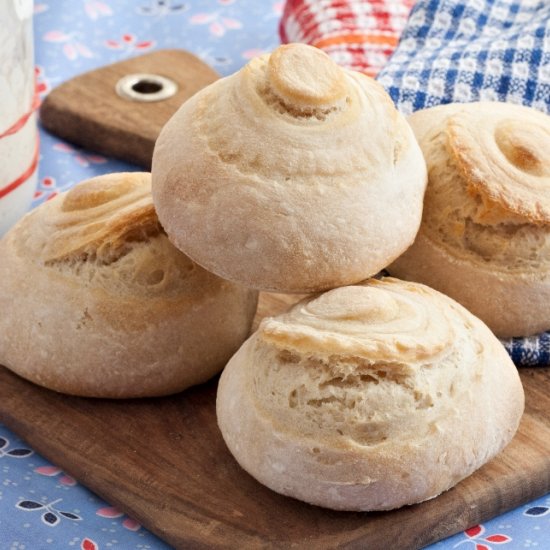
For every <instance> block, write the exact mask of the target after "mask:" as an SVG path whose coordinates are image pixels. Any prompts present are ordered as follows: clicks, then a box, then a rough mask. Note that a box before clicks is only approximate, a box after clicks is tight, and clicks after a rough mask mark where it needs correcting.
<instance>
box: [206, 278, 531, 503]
mask: <svg viewBox="0 0 550 550" xmlns="http://www.w3.org/2000/svg"><path fill="white" fill-rule="evenodd" d="M523 405H524V398H523V389H522V386H521V382H520V379H519V376H518V373H517V370H516V368H515V367H514V365H513V363H512V361H511V360H510V358H509V356H508V355H507V353H506V351H505V350H504V348H503V346H502V345H501V344H500V342H499V341H498V340H497V338H496V337H495V336H494V335H493V334H492V333H491V331H490V330H489V329H488V328H487V327H486V326H485V325H484V324H483V323H482V322H481V321H480V320H479V319H477V318H476V317H474V316H473V315H472V314H470V313H469V312H468V311H466V310H465V309H464V308H463V307H462V306H460V305H459V304H457V303H456V302H454V301H453V300H451V299H450V298H448V297H446V296H444V295H443V294H440V293H438V292H436V291H435V290H432V289H430V288H429V287H426V286H423V285H420V284H417V283H408V282H403V281H399V280H397V279H392V278H386V279H383V280H381V281H378V280H370V281H368V282H366V283H363V284H361V285H355V286H348V287H343V288H337V289H334V290H331V291H329V292H326V293H325V294H321V295H319V296H316V297H313V298H307V299H305V300H303V301H302V302H300V303H298V304H297V305H296V306H294V307H293V308H292V309H291V310H290V311H289V312H288V313H285V314H283V315H279V316H278V317H274V318H267V319H264V321H262V323H261V325H260V327H259V329H258V331H257V332H256V333H255V334H254V335H253V336H252V337H251V338H250V339H248V340H247V341H246V342H245V344H244V345H243V346H242V347H241V349H240V350H239V351H238V352H237V353H236V354H235V355H234V357H233V358H232V359H231V361H230V362H229V364H228V365H227V367H226V368H225V370H224V372H223V373H222V376H221V379H220V384H219V388H218V398H217V414H218V423H219V426H220V429H221V432H222V434H223V437H224V439H225V441H226V443H227V446H228V447H229V449H230V451H231V452H232V454H233V455H234V456H235V458H236V459H237V461H238V462H239V463H240V464H241V466H242V467H243V468H244V469H245V470H246V471H248V472H249V473H250V474H251V475H252V476H254V477H255V478H256V479H258V480H259V481H260V482H261V483H263V484H265V485H267V486H268V487H270V488H271V489H273V490H275V491H277V492H279V493H282V494H285V495H289V496H292V497H295V498H298V499H300V500H304V501H306V502H309V503H312V504H317V505H319V506H325V507H328V508H333V509H337V510H364V511H366V510H388V509H392V508H396V507H399V506H403V505H405V504H413V503H417V502H421V501H424V500H426V499H430V498H433V497H435V496H437V495H438V494H440V493H441V492H442V491H445V490H447V489H449V488H450V487H452V486H453V485H455V484H456V483H458V482H459V481H460V480H462V479H463V478H465V477H466V476H468V475H470V474H471V473H472V472H473V471H474V470H476V469H477V468H479V467H480V466H482V465H483V464H484V463H486V462H487V461H488V460H490V459H491V458H492V457H493V456H495V455H496V454H497V453H498V452H499V451H500V450H501V449H502V448H503V447H504V446H505V445H506V444H507V443H508V442H509V441H510V439H511V438H512V436H513V435H514V433H515V431H516V429H517V427H518V424H519V420H520V417H521V415H522V412H523Z"/></svg>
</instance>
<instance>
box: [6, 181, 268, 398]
mask: <svg viewBox="0 0 550 550" xmlns="http://www.w3.org/2000/svg"><path fill="white" fill-rule="evenodd" d="M0 258H1V260H0V364H2V365H5V366H6V367H8V368H9V369H11V370H12V371H14V372H15V373H17V374H19V375H20V376H23V377H24V378H27V379H28V380H31V381H32V382H35V383H37V384H40V385H42V386H45V387H47V388H50V389H53V390H56V391H59V392H64V393H69V394H74V395H82V396H91V397H115V398H122V397H144V396H154V395H164V394H170V393H174V392H178V391H180V390H183V389H185V388H187V387H188V386H191V385H193V384H198V383H201V382H204V381H205V380H207V379H208V378H210V377H212V376H213V375H214V374H216V373H217V372H219V371H220V370H221V369H222V368H223V366H224V365H225V363H226V362H227V360H228V359H229V358H230V357H231V355H232V354H233V353H234V352H235V350H236V349H237V348H238V347H239V346H240V344H241V343H242V342H243V340H244V339H245V338H246V337H247V336H248V334H249V330H250V326H251V322H252V318H253V316H254V313H255V309H256V303H257V293H256V292H255V291H251V290H247V289H245V288H243V287H240V286H238V285H235V284H233V283H230V282H227V281H224V280H222V279H220V278H218V277H216V276H215V275H213V274H211V273H208V272H207V271H205V270H204V269H202V268H201V267H199V266H198V265H196V264H194V263H193V262H192V261H191V260H190V259H189V258H187V257H186V256H185V255H184V254H182V253H181V252H180V251H179V250H177V249H176V248H175V247H174V246H173V245H172V244H171V243H170V242H169V241H168V238H167V237H166V235H165V234H164V232H163V230H162V228H161V226H160V224H159V222H158V219H157V217H156V214H155V211H154V208H153V203H152V197H151V181H150V174H145V173H128V174H109V175H106V176H101V177H97V178H93V179H91V180H88V181H86V182H83V183H81V184H79V185H77V186H76V187H74V188H73V189H71V190H70V191H68V192H67V193H63V194H61V195H59V196H58V197H56V198H55V199H53V200H51V201H48V202H46V203H44V204H43V205H41V206H40V207H38V208H37V209H36V210H34V211H32V212H31V213H29V214H28V215H27V216H25V217H24V218H23V219H22V220H20V221H19V223H18V224H17V225H15V226H14V227H13V228H12V230H11V231H10V232H9V233H7V234H6V235H5V236H4V238H3V239H2V240H1V241H0Z"/></svg>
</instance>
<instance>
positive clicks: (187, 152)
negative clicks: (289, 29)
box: [153, 44, 426, 292]
mask: <svg viewBox="0 0 550 550" xmlns="http://www.w3.org/2000/svg"><path fill="white" fill-rule="evenodd" d="M425 183H426V173H425V166H424V161H423V158H422V156H421V154H420V151H419V149H418V146H417V144H416V142H415V140H414V138H413V136H412V133H411V130H410V128H409V127H408V126H407V124H406V122H405V120H404V118H403V117H402V116H401V115H400V114H399V113H398V112H397V111H396V109H395V107H394V106H393V104H392V103H391V100H390V99H389V96H388V95H387V94H386V93H385V91H384V90H383V88H382V87H381V86H380V85H379V84H377V83H376V82H375V81H374V80H372V79H369V78H367V77H365V76H363V75H360V74H359V73H353V72H350V71H345V70H344V69H341V68H339V67H337V66H336V65H335V64H334V63H333V62H332V61H331V60H330V59H329V58H328V57H327V56H326V55H325V54H323V53H322V52H320V51H318V50H316V49H315V48H312V47H309V46H305V45H298V44H294V45H287V46H283V47H281V48H279V49H277V50H275V52H274V53H273V54H272V55H271V56H267V55H266V56H262V57H259V58H256V59H253V60H252V61H251V62H250V63H249V64H248V65H247V66H246V67H244V68H243V69H242V70H241V71H239V72H238V73H236V74H234V75H232V76H230V77H228V78H225V79H221V80H219V81H217V82H216V83H214V84H213V85H211V86H208V87H207V88H205V89H204V90H202V91H201V92H199V93H198V94H196V95H195V96H194V97H193V98H191V100H189V101H188V102H186V103H185V104H184V105H183V106H182V107H181V108H180V110H179V111H178V112H177V113H176V114H175V115H174V116H173V117H172V119H171V120H170V121H169V122H168V124H167V125H166V126H165V127H164V129H163V131H162V133H161V135H160V136H159V139H158V141H157V144H156V147H155V153H154V157H153V199H154V202H155V207H156V209H157V212H158V214H159V218H160V220H161V222H162V225H163V227H164V228H165V230H166V232H167V234H168V236H169V237H170V239H171V240H172V242H174V244H175V245H176V246H177V247H178V248H180V250H183V251H184V252H185V253H186V254H188V255H189V257H191V258H192V259H193V260H194V261H196V262H197V263H199V264H200V265H202V266H203V267H205V268H206V269H208V270H210V271H212V272H213V273H216V274H218V275H220V276H222V277H224V278H226V279H228V280H233V281H238V282H240V283H242V284H245V285H246V286H248V287H251V288H259V289H265V290H273V291H284V292H310V291H315V290H320V289H326V288H329V287H333V286H338V285H342V284H348V283H350V282H356V281H359V280H362V279H364V278H365V277H367V276H369V275H372V274H374V273H376V272H377V271H378V270H379V269H381V268H382V267H384V266H385V265H387V264H388V263H389V262H390V261H391V260H392V259H393V258H395V257H396V256H397V255H398V254H400V253H401V252H402V251H403V250H404V249H405V248H406V247H407V246H409V245H410V244H411V242H412V240H413V238H414V235H415V233H416V231H417V228H418V225H419V222H420V217H421V209H422V197H423V193H424V188H425Z"/></svg>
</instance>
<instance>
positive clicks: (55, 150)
mask: <svg viewBox="0 0 550 550" xmlns="http://www.w3.org/2000/svg"><path fill="white" fill-rule="evenodd" d="M282 4H283V3H282V2H266V1H265V0H264V1H263V2H254V1H252V0H205V1H198V0H109V1H100V0H76V1H75V0H50V2H41V1H40V0H36V2H35V20H34V25H35V45H36V63H37V65H38V70H37V76H38V82H39V89H40V90H41V94H43V95H44V94H46V93H47V92H48V90H49V89H51V88H52V87H54V86H56V85H58V84H59V83H61V82H62V81H64V80H66V79H67V78H70V77H72V76H74V75H76V74H79V73H81V72H83V71H86V70H90V69H93V68H95V67H98V66H100V65H105V64H108V63H112V62H115V61H119V60H122V59H126V58H128V57H130V56H133V55H137V54H139V53H145V52H147V51H151V50H153V49H154V48H183V49H187V50H190V51H192V52H194V53H196V54H197V55H199V56H200V57H201V58H202V59H203V60H205V61H206V62H207V63H209V64H210V65H212V66H213V67H214V68H215V69H216V70H217V71H218V72H220V73H221V74H229V73H231V72H234V71H235V70H237V69H239V68H240V67H241V66H242V65H243V64H244V63H245V62H246V61H247V60H248V59H249V58H250V57H252V56H254V55H256V54H257V53H259V52H263V51H269V50H271V49H273V48H274V47H275V46H276V45H277V44H278V42H279V39H278V35H277V23H278V19H279V16H280V14H281V10H282ZM0 47H1V45H0ZM133 169H136V168H135V167H132V166H129V165H127V164H125V163H122V162H118V161H115V160H111V159H107V158H104V157H102V156H99V155H96V154H93V153H91V152H89V151H83V150H81V149H79V148H77V147H74V146H72V145H69V144H67V143H65V142H63V141H62V140H60V139H58V138H56V137H55V136H51V135H49V134H47V133H45V132H44V131H41V158H40V173H39V184H38V188H37V192H36V196H35V201H34V202H35V205H37V204H39V203H40V202H42V201H44V200H47V199H48V198H49V197H51V196H52V195H54V194H56V193H58V192H59V191H62V190H64V189H67V188H68V187H70V186H71V185H73V184H75V183H76V182H78V181H80V180H82V179H85V178H88V177H91V176H93V175H98V174H103V173H106V172H113V171H120V170H133ZM419 521H422V520H421V518H419ZM497 546H498V547H499V548H500V547H501V546H502V547H503V548H505V549H506V550H512V549H520V548H522V549H523V548H538V549H540V550H542V549H548V548H550V496H546V497H542V498H540V499H538V500H536V501H534V502H531V503H529V504H526V505H524V506H521V507H520V508H518V509H517V510H514V511H512V512H509V513H507V514H505V515H503V516H501V517H498V518H495V519H494V520H492V521H489V522H487V523H485V524H483V525H482V526H479V527H475V528H473V529H470V530H468V531H467V532H464V533H460V534H458V535H455V536H454V537H451V538H449V539H447V540H445V541H442V542H439V543H437V544H435V545H433V546H431V547H430V548H432V549H438V550H441V549H451V548H457V547H460V548H466V549H468V548H475V549H476V550H485V549H492V548H496V547H497ZM48 548H50V549H56V550H57V549H61V548H75V549H82V550H94V549H123V550H126V549H136V550H137V549H140V550H141V549H143V550H145V549H151V550H160V549H164V548H168V546H167V545H166V544H164V543H163V542H162V541H160V540H159V539H157V538H156V537H155V536H153V535H152V534H150V533H149V532H147V531H146V530H145V529H144V528H143V527H141V526H140V525H139V524H138V523H137V522H135V521H134V520H132V519H131V518H128V517H127V516H125V515H124V514H123V513H121V512H119V511H118V510H116V509H115V508H113V507H112V506H110V505H109V504H108V503H106V502H103V501H102V500H101V499H99V498H98V497H97V496H95V495H94V494H92V493H91V492H90V491H88V490H87V489H86V488H85V487H83V486H82V485H80V484H79V483H78V482H77V481H76V480H74V479H73V478H71V477H70V476H68V475H67V474H65V473H64V472H62V471H61V470H60V469H59V468H57V467H56V466H55V465H52V464H49V463H48V462H47V461H46V460H45V459H43V458H42V457H40V456H39V455H37V454H36V453H35V452H33V451H32V449H30V447H29V446H28V445H27V444H26V443H25V442H24V441H21V440H20V439H19V438H18V437H17V436H16V435H15V434H13V433H11V432H10V431H9V430H8V429H6V428H5V427H4V426H2V425H0V550H4V549H6V550H41V549H48ZM387 548H393V547H392V542H391V541H388V546H387Z"/></svg>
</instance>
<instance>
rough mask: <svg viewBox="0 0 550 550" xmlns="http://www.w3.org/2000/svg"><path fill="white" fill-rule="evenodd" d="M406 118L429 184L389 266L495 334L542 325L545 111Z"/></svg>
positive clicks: (548, 241) (487, 107)
mask: <svg viewBox="0 0 550 550" xmlns="http://www.w3.org/2000/svg"><path fill="white" fill-rule="evenodd" d="M409 122H410V124H411V126H412V128H413V130H414V132H415V134H416V137H417V138H418V141H419V143H420V146H421V148H422V151H423V153H424V155H425V157H426V162H427V164H428V174H429V183H428V189H427V191H426V198H425V203H424V215H423V219H422V225H421V228H420V231H419V233H418V235H417V238H416V241H415V243H414V244H413V246H411V248H409V249H408V250H407V251H406V252H405V254H403V255H402V256H401V257H399V258H398V259H397V260H396V261H395V262H394V263H393V264H392V265H391V266H390V267H389V268H388V270H389V271H390V273H391V274H392V275H395V276H397V277H400V278H403V279H408V280H414V281H419V282H421V283H425V284H427V285H429V286H431V287H433V288H436V289H437V290H440V291H441V292H443V293H445V294H447V295H449V296H451V297H452V298H454V299H455V300H457V301H458V302H460V303H461V304H462V305H464V306H465V307H466V308H468V309H469V310H470V311H471V312H472V313H474V314H475V315H477V316H478V317H479V318H480V319H482V320H483V321H485V323H487V325H488V326H489V327H490V328H491V329H492V330H493V331H494V332H495V333H496V334H497V335H498V336H500V337H510V336H525V335H529V334H534V333H537V332H541V331H544V330H547V329H550V308H548V304H549V303H550V156H549V155H548V151H549V150H550V117H548V116H547V115H545V114H543V113H541V112H538V111H535V110H534V109H530V108H528V107H521V106H518V105H511V104H505V103H489V102H487V103H471V104H450V105H444V106H439V107H434V108H432V109H426V110H424V111H419V112H417V113H415V114H413V115H412V116H411V117H410V119H409Z"/></svg>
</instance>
